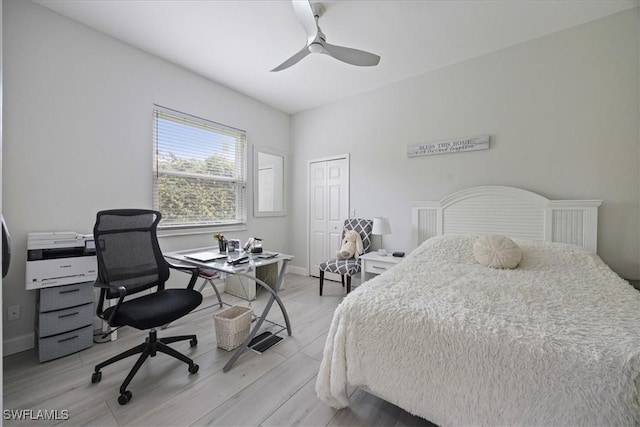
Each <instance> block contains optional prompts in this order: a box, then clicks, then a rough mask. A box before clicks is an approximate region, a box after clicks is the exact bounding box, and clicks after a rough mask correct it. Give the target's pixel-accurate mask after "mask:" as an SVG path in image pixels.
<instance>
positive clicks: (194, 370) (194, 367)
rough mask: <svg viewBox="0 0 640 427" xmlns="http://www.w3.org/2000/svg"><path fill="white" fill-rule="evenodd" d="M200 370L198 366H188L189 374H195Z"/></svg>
mask: <svg viewBox="0 0 640 427" xmlns="http://www.w3.org/2000/svg"><path fill="white" fill-rule="evenodd" d="M199 369H200V366H198V365H196V364H193V365H191V366H189V373H190V374H195V373H196V372H198V370H199Z"/></svg>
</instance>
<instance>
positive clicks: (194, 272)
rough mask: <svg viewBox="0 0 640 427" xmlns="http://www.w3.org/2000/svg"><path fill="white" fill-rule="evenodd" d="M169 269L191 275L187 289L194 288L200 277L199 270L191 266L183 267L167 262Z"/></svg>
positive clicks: (182, 265)
mask: <svg viewBox="0 0 640 427" xmlns="http://www.w3.org/2000/svg"><path fill="white" fill-rule="evenodd" d="M168 264H169V267H171V268H174V269H176V270H179V271H184V272H185V273H189V272H190V273H191V279H190V280H189V284H188V285H187V289H193V288H194V287H195V286H196V281H197V280H198V277H199V275H200V268H199V267H194V266H192V265H184V264H172V263H170V262H168Z"/></svg>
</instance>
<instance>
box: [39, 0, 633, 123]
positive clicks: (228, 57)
mask: <svg viewBox="0 0 640 427" xmlns="http://www.w3.org/2000/svg"><path fill="white" fill-rule="evenodd" d="M314 2H315V1H314ZM36 3H38V4H40V5H42V6H45V7H47V8H49V9H52V10H54V11H56V12H58V13H60V14H62V15H65V16H68V17H70V18H72V19H74V20H76V21H79V22H82V23H84V24H86V25H88V26H90V27H93V28H95V29H97V30H99V31H102V32H104V33H106V34H108V35H110V36H113V37H115V38H117V39H119V40H122V41H123V42H125V43H128V44H130V45H132V46H136V47H138V48H140V49H142V50H144V51H147V52H149V53H151V54H153V55H156V56H158V57H160V58H164V59H165V60H167V61H170V62H172V63H175V64H178V65H180V66H182V67H184V68H187V69H190V70H192V71H194V72H196V73H198V74H200V75H202V76H205V77H207V78H209V79H211V80H214V81H216V82H219V83H221V84H223V85H225V86H227V87H230V88H232V89H235V90H237V91H238V92H241V93H244V94H246V95H248V96H250V97H252V98H255V99H257V100H260V101H262V102H264V103H265V104H268V105H271V106H273V107H275V108H277V109H279V110H281V111H284V112H287V113H291V114H293V113H297V112H300V111H304V110H308V109H311V108H315V107H318V106H321V105H324V104H327V103H330V102H333V101H336V100H339V99H342V98H346V97H349V96H353V95H356V94H359V93H363V92H367V91H370V90H372V89H375V88H379V87H382V86H385V85H388V84H390V83H393V82H397V81H400V80H404V79H407V78H409V77H413V76H417V75H420V74H424V73H425V72H428V71H431V70H435V69H438V68H442V67H444V66H446V65H449V64H453V63H456V62H460V61H464V60H466V59H469V58H473V57H476V56H479V55H482V54H485V53H488V52H491V51H495V50H498V49H502V48H505V47H508V46H513V45H515V44H518V43H522V42H524V41H527V40H531V39H534V38H537V37H541V36H544V35H546V34H550V33H553V32H556V31H559V30H562V29H565V28H569V27H572V26H575V25H579V24H582V23H585V22H589V21H592V20H594V19H598V18H601V17H604V16H606V15H610V14H613V13H616V12H619V11H622V10H625V9H629V8H632V7H635V6H638V4H640V0H628V1H615V0H600V1H596V0H588V1H582V0H572V1H569V0H504V1H489V0H486V1H480V0H468V1H452V0H448V1H419V0H412V1H399V0H398V1H384V0H360V1H353V0H334V1H322V4H323V5H325V7H326V11H325V13H324V15H323V16H322V17H321V18H320V26H321V28H322V31H323V32H324V33H325V34H326V36H327V42H329V43H331V44H336V45H340V46H346V47H351V48H356V49H361V50H366V51H370V52H373V53H376V54H378V55H380V56H381V57H382V59H381V61H380V64H379V65H378V66H376V67H356V66H352V65H347V64H344V63H342V62H339V61H337V60H335V59H333V58H330V57H328V56H326V55H309V56H307V57H306V58H304V59H303V60H302V61H301V62H299V63H298V64H296V65H294V66H293V67H291V68H289V69H286V70H283V71H280V72H275V73H274V72H270V71H269V70H271V69H272V68H274V67H275V66H277V65H279V64H280V63H281V62H283V61H284V60H285V59H287V58H289V57H290V56H291V55H293V54H294V53H296V52H297V51H298V50H300V49H301V48H302V47H303V46H304V45H305V43H306V35H305V33H304V31H303V29H302V26H301V25H300V24H299V22H298V21H297V18H296V16H295V14H294V12H293V8H292V5H291V2H290V1H286V0H282V1H268V0H257V1H256V0H253V1H249V0H241V1H223V0H209V1H205V0H195V1H190V0H174V1H171V0H155V1H152V0H146V1H143V0H119V1H114V0H91V1H87V0H85V1H78V0H39V1H36Z"/></svg>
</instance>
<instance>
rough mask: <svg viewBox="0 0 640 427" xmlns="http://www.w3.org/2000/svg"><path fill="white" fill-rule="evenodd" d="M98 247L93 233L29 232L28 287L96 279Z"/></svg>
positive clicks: (35, 287)
mask: <svg viewBox="0 0 640 427" xmlns="http://www.w3.org/2000/svg"><path fill="white" fill-rule="evenodd" d="M97 271H98V266H97V262H96V249H95V244H94V240H93V235H91V234H78V233H76V232H73V231H63V232H47V233H28V234H27V275H26V289H27V290H35V289H43V288H49V287H53V286H61V285H68V284H72V283H80V282H89V281H94V280H95V279H96V276H97Z"/></svg>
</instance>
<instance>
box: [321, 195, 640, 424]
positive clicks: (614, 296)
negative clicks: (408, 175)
mask: <svg viewBox="0 0 640 427" xmlns="http://www.w3.org/2000/svg"><path fill="white" fill-rule="evenodd" d="M599 205H600V201H598V200H581V201H566V200H565V201H552V200H548V199H546V198H544V197H542V196H539V195H537V194H534V193H531V192H529V191H526V190H521V189H516V188H511V187H476V188H472V189H468V190H464V191H461V192H458V193H454V194H452V195H451V196H449V197H447V198H445V199H443V200H441V201H439V202H423V203H416V204H414V205H413V208H412V212H413V221H412V224H413V233H414V236H416V237H415V240H414V243H415V244H416V245H419V246H418V247H417V249H415V250H414V251H413V252H412V253H411V254H410V255H408V256H407V258H406V259H405V260H404V261H403V262H401V263H399V264H398V265H396V266H394V267H393V268H391V269H390V270H388V271H387V272H385V273H384V274H381V275H379V276H376V277H375V278H373V279H371V280H369V281H368V282H366V283H365V284H363V285H362V286H359V287H358V288H356V290H355V291H353V292H351V293H350V294H349V295H348V296H347V297H345V299H344V300H343V302H342V303H341V304H340V305H339V306H338V308H337V309H336V311H335V314H334V317H333V320H332V323H331V327H330V330H329V334H328V337H327V340H326V344H325V348H324V353H323V360H322V363H321V366H320V371H319V374H318V378H317V381H316V392H317V394H318V396H319V397H320V399H321V400H322V401H324V402H325V403H327V404H328V405H330V406H332V407H334V408H342V407H346V406H348V405H349V401H348V397H347V384H350V385H352V386H357V387H361V388H363V389H364V390H367V391H369V392H371V393H373V394H375V395H377V396H379V397H381V398H382V399H385V400H387V401H389V402H391V403H393V404H395V405H398V406H399V407H401V408H403V409H405V410H407V411H408V412H410V413H412V414H415V415H418V416H421V417H423V418H425V419H427V420H429V421H431V422H433V423H435V424H438V425H440V426H460V425H491V426H493V425H509V426H516V425H525V426H553V425H558V426H567V425H572V426H573V425H594V426H605V425H612V426H622V425H639V424H640V403H639V401H638V400H639V398H640V397H639V391H638V388H639V387H640V292H638V291H636V290H635V289H634V288H633V287H632V286H630V285H629V284H628V283H627V282H626V281H624V280H623V279H621V278H620V277H619V276H618V275H616V274H615V273H614V272H613V271H612V270H611V269H610V268H609V267H608V266H607V265H606V264H605V263H604V262H603V261H602V260H601V259H600V258H599V257H598V256H597V255H596V253H595V251H596V247H597V208H598V206H599ZM486 234H499V235H504V236H509V237H510V238H512V239H513V241H514V242H516V243H517V245H518V246H519V248H520V249H521V251H522V259H521V261H520V263H519V264H518V266H517V268H515V269H504V270H502V269H493V268H488V267H483V266H481V265H480V264H478V262H477V261H476V258H475V257H474V254H473V245H474V243H475V242H476V240H477V239H478V238H479V236H481V235H486Z"/></svg>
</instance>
